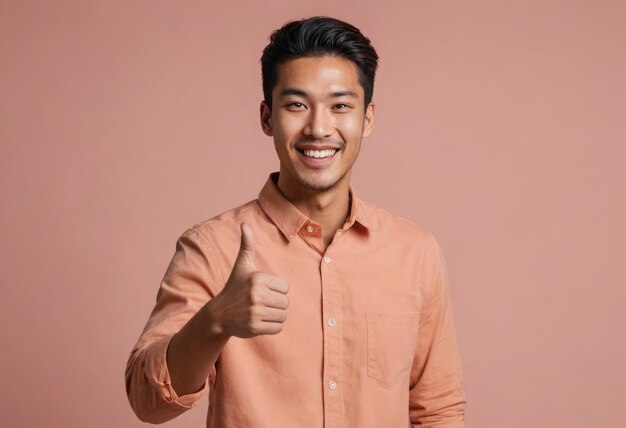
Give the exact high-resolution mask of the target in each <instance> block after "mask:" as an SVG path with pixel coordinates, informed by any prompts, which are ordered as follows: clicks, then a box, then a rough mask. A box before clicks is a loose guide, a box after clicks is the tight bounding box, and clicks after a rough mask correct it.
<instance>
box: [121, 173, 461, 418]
mask: <svg viewBox="0 0 626 428" xmlns="http://www.w3.org/2000/svg"><path fill="white" fill-rule="evenodd" d="M276 178H277V175H276V174H272V175H270V177H269V178H268V180H267V182H266V184H265V186H264V187H263V189H262V190H261V192H260V194H259V198H258V199H256V200H253V201H250V202H248V203H247V204H245V205H243V206H241V207H239V208H236V209H233V210H231V211H228V212H226V213H224V214H221V215H219V216H217V217H214V218H212V219H210V220H207V221H204V222H202V223H200V224H197V225H195V226H193V227H191V228H190V229H188V230H186V231H185V232H184V233H183V234H182V236H181V237H180V238H179V240H178V242H177V244H176V252H175V254H174V256H173V258H172V261H171V263H170V265H169V267H168V269H167V271H166V273H165V276H164V278H163V280H162V282H161V285H160V288H159V291H158V295H157V302H156V306H155V308H154V310H153V312H152V314H151V315H150V318H149V320H148V323H147V325H146V327H145V329H144V331H143V333H142V335H141V337H140V338H139V341H138V342H137V344H136V346H135V348H134V349H133V351H132V353H131V356H130V358H129V361H128V366H127V369H126V388H127V392H128V396H129V400H130V402H131V405H132V407H133V409H134V411H135V412H136V413H137V415H138V416H139V417H140V418H141V419H143V420H147V421H152V422H163V421H166V420H168V419H171V418H173V417H175V416H177V415H178V414H180V413H182V412H184V411H186V410H187V409H189V408H191V407H192V406H194V405H195V403H196V402H197V401H198V400H199V399H200V397H201V395H202V394H203V393H206V392H208V394H209V410H208V417H207V427H210V428H294V427H299V428H308V427H311V428H322V427H325V428H340V427H342V428H343V427H354V428H398V427H400V428H404V427H407V426H413V427H420V426H425V427H446V428H460V427H463V426H464V422H463V420H464V407H465V396H464V392H463V388H462V373H461V362H460V358H459V352H458V349H457V342H456V338H455V331H454V321H453V317H452V311H451V304H450V294H449V288H448V282H447V274H446V269H445V264H444V260H443V257H442V254H441V251H440V248H439V246H438V244H437V242H436V240H435V239H434V238H433V236H432V235H431V234H430V233H429V232H428V231H426V230H424V229H423V228H421V227H419V226H416V225H414V224H412V223H411V222H409V221H407V220H404V219H402V218H399V217H397V216H394V215H392V214H390V213H389V212H387V211H385V210H383V209H381V208H378V207H376V206H374V205H373V204H371V203H368V202H366V201H364V200H362V199H359V198H358V197H357V196H356V195H355V193H354V189H353V188H350V194H351V205H350V216H349V217H348V219H347V221H346V222H345V224H344V225H343V227H342V228H341V229H339V230H337V232H336V234H335V236H334V238H333V240H332V242H331V244H330V245H329V246H328V247H326V248H325V246H324V243H323V236H322V229H321V227H320V225H319V224H318V223H316V222H315V221H313V220H311V219H310V218H308V217H307V216H306V215H304V214H303V213H302V212H301V211H299V210H298V209H297V208H296V207H295V206H294V205H293V204H291V203H290V202H289V201H288V200H287V199H286V198H285V197H284V196H283V195H282V193H281V192H280V191H279V189H278V188H277V186H276V182H275V180H276ZM244 222H245V223H247V224H248V225H250V227H251V228H252V229H253V231H254V235H255V239H256V265H257V268H258V270H259V271H263V272H267V273H271V274H273V275H277V276H280V277H282V278H283V279H285V280H286V281H287V283H288V284H289V294H288V295H289V308H288V310H287V314H288V315H287V320H286V321H285V324H284V328H283V330H282V331H281V332H280V333H279V334H276V335H264V336H257V337H253V338H245V339H244V338H238V337H231V338H230V339H229V340H228V342H227V343H226V345H225V347H224V349H223V351H222V352H221V354H220V355H219V357H218V360H217V362H216V364H215V365H214V367H213V369H212V371H211V373H210V375H209V377H208V379H207V381H206V383H205V385H204V387H203V388H202V389H201V390H200V391H198V392H197V393H194V394H188V395H183V396H178V395H177V394H176V391H174V389H173V388H172V386H171V381H170V375H169V372H168V368H167V360H166V353H167V346H168V344H169V341H170V339H171V338H172V336H173V335H174V334H175V333H177V332H178V331H179V330H180V329H181V327H183V325H184V324H185V323H186V322H187V321H188V320H189V319H190V318H191V317H192V316H193V315H194V314H195V313H196V312H197V311H198V310H199V309H200V308H201V307H202V306H203V305H204V304H206V303H207V302H208V301H209V300H210V299H211V298H213V297H214V296H216V295H217V294H218V293H219V292H220V291H221V289H222V288H223V287H224V284H225V282H226V280H227V279H228V277H229V275H230V272H231V270H232V266H233V263H234V261H235V258H236V257H237V254H238V251H239V244H240V224H241V223H244Z"/></svg>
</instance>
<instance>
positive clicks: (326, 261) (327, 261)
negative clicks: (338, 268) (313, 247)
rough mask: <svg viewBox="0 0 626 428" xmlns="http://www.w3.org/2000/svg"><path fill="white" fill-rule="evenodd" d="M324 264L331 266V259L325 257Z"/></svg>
mask: <svg viewBox="0 0 626 428" xmlns="http://www.w3.org/2000/svg"><path fill="white" fill-rule="evenodd" d="M324 263H326V264H330V257H328V256H326V257H324Z"/></svg>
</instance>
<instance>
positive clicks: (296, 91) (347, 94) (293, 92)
mask: <svg viewBox="0 0 626 428" xmlns="http://www.w3.org/2000/svg"><path fill="white" fill-rule="evenodd" d="M289 95H295V96H298V97H304V98H306V97H307V93H306V92H305V91H303V90H302V89H298V88H285V89H283V90H282V91H280V94H278V96H279V97H286V96H289ZM330 97H331V98H338V97H352V98H359V96H358V95H357V94H356V93H355V92H354V91H350V90H344V91H335V92H331V93H330Z"/></svg>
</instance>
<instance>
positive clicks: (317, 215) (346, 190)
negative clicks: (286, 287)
mask: <svg viewBox="0 0 626 428" xmlns="http://www.w3.org/2000/svg"><path fill="white" fill-rule="evenodd" d="M286 175H287V174H284V173H283V171H281V173H280V175H279V176H278V183H277V187H278V189H279V190H280V191H281V193H282V194H283V195H285V197H286V198H287V199H288V200H289V201H290V202H291V203H292V204H293V205H294V206H295V207H296V208H298V209H299V210H300V211H301V212H302V213H303V214H304V215H306V216H307V217H309V218H310V219H311V220H313V221H315V222H316V223H318V224H319V225H320V226H321V227H322V234H323V236H324V244H325V246H328V245H329V244H330V242H331V241H332V239H333V237H334V236H335V232H336V231H337V230H338V229H341V227H342V226H343V224H344V223H345V221H346V218H347V217H348V216H349V215H350V172H348V173H347V174H346V175H345V176H344V177H343V178H341V179H340V180H339V181H338V182H337V184H336V185H334V186H333V187H332V188H330V189H328V190H322V191H318V190H310V189H303V188H302V186H300V185H299V184H297V185H293V184H292V181H291V180H289V179H288V178H287V177H286Z"/></svg>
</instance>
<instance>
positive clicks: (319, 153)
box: [303, 149, 337, 158]
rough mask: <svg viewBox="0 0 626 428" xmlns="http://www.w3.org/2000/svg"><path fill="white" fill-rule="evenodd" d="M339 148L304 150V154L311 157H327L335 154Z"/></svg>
mask: <svg viewBox="0 0 626 428" xmlns="http://www.w3.org/2000/svg"><path fill="white" fill-rule="evenodd" d="M336 151H337V150H335V149H327V150H303V152H304V155H305V156H308V157H310V158H327V157H330V156H332V155H334V154H335V152H336Z"/></svg>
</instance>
